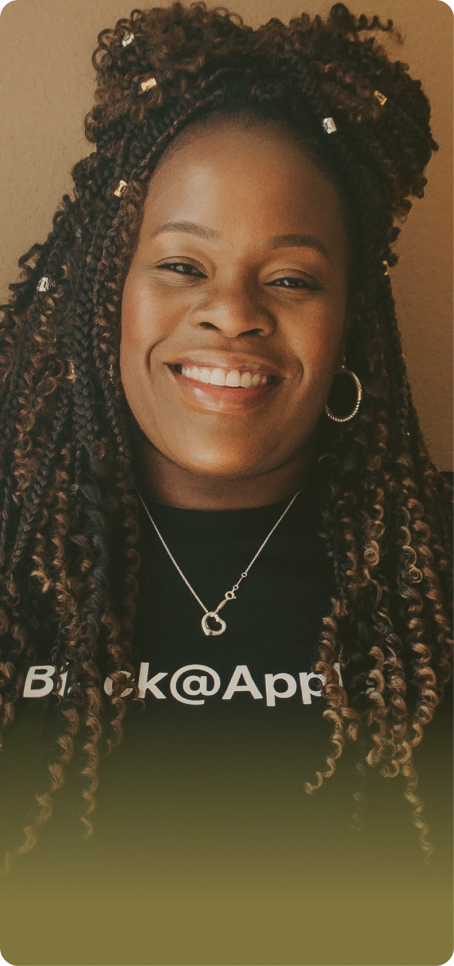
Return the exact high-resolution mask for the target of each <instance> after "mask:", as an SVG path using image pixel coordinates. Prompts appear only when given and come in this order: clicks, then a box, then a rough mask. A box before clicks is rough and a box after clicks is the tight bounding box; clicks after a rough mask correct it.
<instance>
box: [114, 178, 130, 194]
mask: <svg viewBox="0 0 454 966" xmlns="http://www.w3.org/2000/svg"><path fill="white" fill-rule="evenodd" d="M127 187H128V182H127V181H119V182H118V185H117V187H116V188H115V191H114V195H116V196H117V198H121V196H122V195H124V193H125V191H126V188H127Z"/></svg>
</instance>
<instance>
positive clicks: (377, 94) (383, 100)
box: [374, 91, 388, 107]
mask: <svg viewBox="0 0 454 966" xmlns="http://www.w3.org/2000/svg"><path fill="white" fill-rule="evenodd" d="M374 97H376V98H377V101H378V102H379V104H381V106H382V107H383V105H384V104H386V101H387V100H388V98H387V97H385V95H384V94H380V91H374Z"/></svg>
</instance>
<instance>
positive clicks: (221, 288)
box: [190, 282, 275, 339]
mask: <svg viewBox="0 0 454 966" xmlns="http://www.w3.org/2000/svg"><path fill="white" fill-rule="evenodd" d="M190 322H191V325H193V326H195V327H197V328H201V329H213V330H216V331H218V332H221V333H222V334H223V335H224V336H225V338H227V339H236V338H238V337H239V336H246V335H248V336H251V335H258V336H268V335H272V333H273V332H274V329H275V320H274V318H273V315H272V313H271V312H269V311H268V309H267V308H266V307H265V306H264V305H263V303H262V301H261V299H260V293H259V292H256V291H255V290H254V288H253V286H252V285H248V284H246V283H242V284H241V283H238V282H235V283H231V284H229V285H220V284H219V285H218V286H217V287H216V289H215V290H214V291H211V292H210V293H209V294H207V295H206V296H205V298H204V299H203V301H201V302H200V303H199V304H198V305H197V306H196V307H195V308H194V310H193V311H192V313H191V317H190Z"/></svg>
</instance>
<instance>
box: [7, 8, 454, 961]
mask: <svg viewBox="0 0 454 966" xmlns="http://www.w3.org/2000/svg"><path fill="white" fill-rule="evenodd" d="M390 29H391V25H390V24H388V25H386V26H383V25H382V24H381V23H380V21H379V20H378V18H373V19H372V20H371V21H368V20H367V18H365V17H360V18H359V19H356V18H355V17H354V16H353V15H351V14H350V13H349V11H348V10H347V9H346V8H345V7H344V6H343V5H342V4H336V5H335V6H334V7H333V8H332V11H331V14H330V17H329V18H328V20H327V21H326V22H323V21H321V20H320V18H315V19H314V20H313V21H311V20H310V18H308V17H307V16H306V15H303V16H302V17H301V18H296V19H295V20H293V21H292V22H291V25H290V26H289V27H286V26H283V25H282V24H281V23H280V22H279V21H277V20H272V21H270V22H269V24H267V25H266V26H264V27H262V28H260V29H259V30H258V31H252V30H251V29H250V28H247V27H245V26H244V25H243V24H242V23H241V22H239V21H238V18H234V17H230V16H229V15H228V14H226V13H225V12H222V11H221V12H207V11H206V10H205V8H204V6H203V5H200V4H198V5H196V6H194V7H192V8H191V9H185V8H184V7H182V6H181V5H180V4H178V3H177V4H175V5H174V6H172V7H171V8H169V9H162V10H160V9H155V10H149V11H144V12H140V11H135V12H134V13H133V15H132V16H131V19H130V20H122V21H119V22H118V24H117V26H116V28H115V30H114V31H107V32H104V33H103V34H101V35H100V43H99V47H98V50H97V52H96V54H95V62H96V64H97V67H98V70H99V85H98V91H97V100H96V104H95V107H94V109H93V111H92V112H91V114H90V115H89V116H88V118H87V122H86V131H87V136H88V138H89V140H91V141H92V142H94V143H96V151H95V152H94V153H93V154H92V155H90V157H89V158H87V159H85V160H84V161H82V162H80V163H79V164H78V165H76V167H75V169H74V172H73V175H74V183H75V191H74V198H73V199H70V198H69V197H65V199H64V202H63V206H62V208H61V209H60V210H59V211H58V212H57V214H56V216H55V219H54V227H53V231H52V233H51V234H50V236H49V238H48V240H47V242H46V243H45V244H44V245H42V246H41V245H36V246H34V247H33V249H32V250H31V251H30V252H29V253H28V254H27V256H24V258H23V259H22V260H21V265H22V267H23V268H24V270H25V277H24V279H23V281H22V282H20V283H18V284H16V285H15V286H13V290H14V295H13V302H12V305H11V307H9V308H7V309H6V312H5V324H4V334H3V349H2V364H3V372H4V377H5V384H4V393H3V408H2V438H3V440H4V446H3V451H2V487H3V495H2V501H3V502H2V507H3V509H2V518H1V533H0V539H1V553H2V566H3V580H2V631H3V642H2V647H3V652H2V654H3V657H2V675H3V678H2V699H3V724H4V726H5V743H6V746H7V749H8V736H9V739H10V741H9V750H8V754H7V759H6V764H7V770H8V768H9V769H10V771H11V772H12V773H13V774H12V776H11V781H10V785H9V787H10V789H14V791H10V792H9V796H10V797H9V798H8V792H5V810H6V812H7V814H8V820H7V821H5V849H6V853H7V857H6V864H5V868H6V870H9V869H10V867H11V863H12V859H14V862H13V863H12V869H11V874H10V878H9V882H11V883H12V886H11V888H12V889H13V891H14V882H16V888H17V889H19V888H21V889H22V892H21V897H22V899H23V896H24V893H25V894H27V895H29V897H30V901H34V900H35V898H36V893H37V890H38V888H42V883H43V869H47V870H48V878H46V879H45V887H46V888H45V893H46V895H47V896H52V902H53V903H54V902H57V901H58V899H59V898H60V899H61V896H60V897H59V896H58V895H57V893H58V891H59V890H60V888H61V879H60V877H59V874H58V871H57V870H61V863H62V856H63V855H64V856H65V865H66V874H65V877H64V890H63V894H64V895H66V896H70V897H71V905H72V904H73V903H74V901H78V900H79V899H80V896H81V895H84V896H87V894H88V895H89V896H90V902H91V904H92V905H93V903H96V902H97V901H98V900H99V896H100V895H102V896H103V897H104V899H106V898H108V901H109V902H112V901H114V899H115V896H116V897H117V899H120V900H121V905H120V906H119V915H121V916H123V914H124V916H125V919H126V920H127V918H128V917H127V914H126V913H123V911H120V910H124V908H125V907H124V903H125V901H126V896H127V895H128V893H129V892H131V895H133V896H134V909H135V911H137V907H138V904H140V902H144V901H147V902H148V903H149V905H148V906H147V913H146V916H145V920H146V921H145V920H144V921H143V922H142V925H141V927H140V929H139V933H140V936H141V941H142V942H143V944H144V945H143V949H144V952H141V953H140V955H141V956H143V957H144V958H143V959H140V961H144V962H164V961H165V962H175V961H176V959H178V961H184V962H205V961H207V962H227V961H228V962H245V961H248V962H259V961H260V962H265V961H266V962H314V961H316V962H326V961H332V962H335V961H339V962H341V961H345V962H353V961H361V962H377V961H380V962H385V961H386V962H397V961H399V962H404V961H408V956H409V955H410V959H411V960H412V961H416V960H415V959H414V958H412V954H411V953H409V951H408V950H409V946H408V942H409V938H408V933H409V931H410V932H411V931H413V933H414V935H413V937H412V940H411V942H412V943H413V944H414V947H415V948H417V949H418V953H419V955H423V956H424V954H425V950H426V947H427V950H428V951H427V955H428V956H430V955H439V950H442V951H443V952H445V951H446V922H447V920H446V915H445V913H444V907H443V902H445V900H446V885H445V879H444V875H445V870H444V868H443V863H442V859H443V854H444V851H445V849H446V840H445V835H446V824H445V821H444V818H443V810H444V807H445V802H444V800H443V795H444V787H443V786H440V785H439V784H437V781H438V778H437V771H438V770H437V769H436V770H435V773H434V768H433V765H434V755H435V756H438V757H439V760H440V767H441V768H443V769H444V768H445V763H446V760H447V758H446V752H445V747H444V743H445V740H446V739H445V730H444V728H445V721H446V718H447V709H446V701H443V703H442V699H443V696H444V691H445V687H446V684H447V683H448V681H449V677H450V665H449V656H450V623H449V600H450V591H449V587H450V584H449V572H450V571H449V553H448V546H449V535H450V526H449V499H448V492H447V490H448V488H447V486H446V484H445V482H444V480H443V478H442V477H441V476H440V474H439V473H438V472H437V470H436V468H435V467H434V466H433V464H432V463H431V462H430V459H429V457H428V454H427V451H426V448H425V445H424V442H423V440H422V437H421V433H420V430H419V426H418V420H417V415H416V412H415V409H414V406H413V404H412V400H411V395H410V390H409V386H408V382H407V378H406V371H405V363H404V359H403V355H402V351H401V346H400V340H399V334H398V329H397V324H396V319H395V312H394V303H393V298H392V292H391V282H390V275H389V267H390V266H392V265H394V264H395V262H396V260H397V256H396V254H395V253H394V251H393V249H392V246H393V244H394V242H395V241H396V239H397V236H398V233H399V229H398V227H396V220H397V221H398V220H399V219H402V218H403V217H404V216H405V215H406V214H407V213H408V211H409V209H410V207H411V203H410V201H409V197H410V196H412V195H413V196H418V197H420V196H421V195H422V194H423V189H424V185H425V177H424V174H423V172H424V169H425V166H426V164H427V162H428V161H429V158H430V155H431V152H432V150H434V149H435V148H436V144H435V143H434V141H433V139H432V136H431V132H430V126H429V106H428V102H427V99H426V97H425V95H424V94H423V92H422V90H421V87H420V84H419V82H417V81H413V80H412V79H411V78H410V77H409V75H408V73H407V71H406V69H405V65H403V64H401V63H399V62H397V63H391V62H390V61H389V60H388V58H387V57H386V55H385V53H384V52H383V50H382V49H381V48H380V46H379V45H378V43H377V42H376V41H375V40H374V39H373V33H374V32H377V31H380V30H390ZM7 726H8V727H7ZM426 726H428V727H427V735H425V730H426ZM22 735H23V736H24V737H23V738H22ZM21 740H22V746H20V747H19V745H20V741H21ZM421 742H422V744H421ZM15 746H17V747H15ZM26 755H28V756H29V758H30V757H31V758H32V759H33V763H32V762H30V761H29V760H28V759H27V760H26V758H25V756H26ZM14 769H16V773H17V777H16V781H15V782H14V781H13V780H12V779H13V778H14ZM418 773H419V779H418ZM23 776H25V777H23ZM19 777H20V779H21V780H20V781H19ZM418 781H419V784H418ZM98 783H99V788H98ZM32 786H33V787H32ZM36 789H38V793H37V796H36V797H37V804H36V805H35V807H34V808H33V807H32V803H33V793H34V792H36ZM420 789H421V791H420ZM424 798H427V807H426V809H424ZM427 813H429V815H428V814H427ZM79 816H80V818H81V821H82V827H83V828H84V830H85V833H86V838H87V843H85V842H83V839H82V837H81V835H80V832H79V827H80V823H79V822H78V817H79ZM429 818H430V821H429ZM22 827H24V828H25V836H24V833H20V829H21V828H22ZM20 836H22V837H20ZM434 846H435V852H434ZM433 852H434V856H433V861H432V865H430V864H429V868H428V869H426V867H425V865H424V856H425V857H426V858H430V857H431V856H432V853H433ZM371 856H373V875H372V871H371ZM437 856H438V858H437ZM437 863H438V864H437ZM21 870H22V871H21ZM119 880H120V881H121V882H122V883H123V885H122V886H121V887H120V888H119V885H118V881H119ZM5 881H6V880H5ZM339 881H341V882H343V884H344V887H345V888H346V889H347V891H349V890H354V892H352V895H353V894H354V896H355V899H354V902H355V903H358V902H359V901H361V899H364V896H366V905H365V907H364V908H365V911H363V914H362V921H363V924H364V933H363V932H362V931H361V928H359V929H358V926H357V923H356V926H355V930H354V933H355V935H354V936H353V935H352V919H351V915H352V911H353V910H352V906H351V905H350V906H349V905H348V904H347V906H345V905H344V906H343V899H344V897H343V896H342V894H339V891H338V889H337V887H336V889H335V890H334V892H333V891H332V889H333V883H337V884H338V883H339ZM112 882H113V883H114V885H113V886H112ZM415 882H416V887H415V891H414V892H412V887H414V883H415ZM70 883H71V884H72V886H73V891H71V888H70ZM56 889H57V892H56V891H55V890H56ZM435 890H438V891H436V896H437V907H436V908H437V909H438V911H440V909H441V919H440V922H439V923H438V925H439V936H438V946H437V942H435V945H434V939H433V935H432V933H431V934H429V933H428V931H427V928H426V929H425V930H424V929H421V923H420V922H419V920H420V919H421V917H422V914H424V915H427V907H426V905H425V902H426V899H427V895H428V894H429V893H431V895H432V896H433V895H434V894H435ZM399 896H400V897H402V896H403V897H404V902H403V903H401V904H399ZM49 901H50V900H49ZM68 901H69V900H68ZM232 901H238V902H239V903H240V905H239V908H240V909H243V910H244V909H246V908H247V909H248V910H249V912H250V909H251V903H252V906H254V903H255V905H256V906H257V904H258V906H259V907H260V910H261V911H260V916H259V922H260V927H259V935H255V934H254V929H252V931H251V929H249V931H248V930H247V931H246V938H241V936H240V937H238V935H237V936H236V939H235V940H234V941H233V940H232V937H231V936H230V935H227V936H226V935H225V934H222V938H220V937H221V933H220V930H221V929H222V928H223V926H222V923H224V926H225V920H224V919H222V916H221V915H220V913H219V909H220V908H222V909H223V913H222V915H224V916H225V909H226V905H227V906H228V904H229V903H231V902H232ZM380 902H381V903H383V902H387V903H388V906H386V910H387V911H386V916H387V917H388V929H387V931H386V935H384V936H383V938H382V939H379V938H377V937H376V936H375V935H374V944H373V947H374V948H373V952H372V951H371V953H370V957H371V958H368V957H367V955H366V954H365V950H367V949H368V948H369V947H370V930H371V925H372V924H373V921H374V915H375V912H376V909H377V904H379V903H380ZM409 902H410V906H411V903H413V904H414V909H413V913H414V912H415V910H416V916H415V917H414V918H410V919H409V918H408V915H409V913H408V909H407V905H408V903H409ZM150 903H151V905H150ZM175 903H177V906H178V903H179V904H180V907H179V908H180V911H179V913H178V916H177V917H176V919H175ZM194 903H195V906H196V907H197V909H198V912H196V913H195V912H194V908H195V906H194ZM197 903H198V906H197ZM210 903H211V905H210ZM213 903H214V904H215V906H216V908H217V910H218V912H217V913H216V914H214V913H213V912H212V915H213V922H214V923H215V928H214V937H212V936H210V937H208V938H207V937H205V938H204V940H202V939H201V938H200V937H198V938H197V939H195V938H194V936H192V935H191V934H190V928H189V926H188V921H187V920H186V919H185V918H184V915H185V914H184V913H183V912H182V911H181V910H186V912H187V910H188V909H189V908H190V919H191V922H192V923H194V922H198V921H199V920H198V918H197V917H198V916H199V918H200V916H201V915H202V916H205V915H206V910H207V909H211V910H212V909H213V905H212V904H213ZM279 903H281V905H282V904H284V907H285V908H282V907H281V908H280V907H279ZM295 903H296V905H295ZM311 903H312V904H311ZM418 903H419V905H418ZM292 904H293V906H294V909H293V913H291V915H290V919H288V918H287V919H286V916H287V917H288V916H289V909H292V908H293V907H292ZM321 905H322V906H323V908H324V914H325V913H326V910H328V913H329V916H330V919H331V923H332V924H335V927H336V928H335V930H334V931H335V932H336V931H337V934H336V936H334V937H333V942H334V947H332V946H330V941H329V940H327V938H326V935H324V936H323V938H321V932H322V933H323V932H324V930H323V929H322V930H320V929H319V928H318V921H317V918H316V917H317V915H320V907H321ZM95 908H98V906H95ZM278 908H280V912H279V913H278V914H276V909H278ZM150 909H151V911H150ZM156 909H158V913H156ZM264 909H270V910H271V911H272V912H271V913H270V917H271V918H273V917H274V918H276V915H277V922H278V929H277V931H275V932H273V930H272V929H271V931H270V930H269V924H267V923H266V919H267V916H266V915H265V916H263V910H264ZM302 909H304V910H305V915H306V919H305V920H304V928H303V930H301V922H302V919H301V914H302ZM308 909H310V910H311V912H310V914H308ZM159 910H160V911H159ZM169 910H171V913H169ZM201 910H202V911H201ZM340 910H341V911H340ZM405 910H406V911H405ZM372 913H373V914H374V915H372ZM432 914H435V913H434V912H433V910H432ZM144 915H145V914H144ZM149 915H152V916H155V919H154V920H153V923H154V925H153V929H152V934H153V938H152V939H151V938H150V933H149V923H148V918H147V916H149ZM371 915H372V919H371ZM393 915H394V916H396V917H397V920H398V921H399V923H400V939H396V937H395V936H393V939H392V941H391V939H390V932H389V930H390V929H391V933H392V932H393V929H394V926H391V927H390V925H389V924H390V922H392V921H393V920H392V916H393ZM160 916H161V917H162V918H163V921H164V922H165V923H167V922H169V923H171V926H172V929H173V928H174V923H175V921H176V920H177V921H178V919H180V920H181V922H180V934H181V940H180V942H181V946H178V944H177V946H175V944H174V945H172V939H171V938H169V936H168V933H166V930H165V929H163V927H162V923H161V926H160V925H159V918H160ZM336 916H338V918H336ZM406 916H407V918H405V917H406ZM292 917H293V918H292ZM314 917H315V918H314ZM389 917H391V919H390V918H389ZM61 918H63V919H66V916H65V915H63V916H62V917H61ZM397 920H396V921H397ZM418 923H419V925H418ZM314 924H315V925H314ZM321 926H322V920H321V921H320V927H321ZM160 928H161V933H160ZM35 929H36V930H38V926H36V925H35ZM311 929H312V930H313V934H312V936H311ZM345 929H346V930H347V935H343V934H342V930H344V931H345ZM418 929H419V931H418ZM140 930H141V931H140ZM188 930H189V932H188ZM267 930H268V931H267ZM236 931H237V932H238V929H237V930H236ZM164 933H166V940H165V942H164V941H163V939H162V936H163V935H164ZM314 934H315V935H314ZM341 934H342V940H341V946H342V949H343V952H342V956H341V957H340V958H338V959H337V958H335V955H336V954H335V953H333V952H332V949H333V948H334V949H336V950H338V949H339V941H340V940H339V936H340V935H341ZM119 936H120V940H119V938H118V937H119ZM124 937H127V938H128V939H130V930H129V929H128V928H122V927H121V926H120V931H119V932H118V926H117V927H116V931H115V938H116V941H117V942H120V945H121V942H122V941H123V939H124ZM144 937H146V941H145V938H144ZM157 937H158V938H157ZM159 937H161V938H159ZM106 941H107V940H106V936H105V935H103V940H102V942H103V943H104V944H105V942H106ZM163 942H164V945H162V943H163ZM380 942H381V946H380ZM400 943H401V945H400ZM166 944H167V945H166ZM424 944H426V945H424ZM427 944H428V945H427ZM249 946H250V951H249ZM43 948H44V947H43ZM137 948H138V947H134V952H135V955H132V954H131V950H130V949H129V950H128V951H125V952H123V953H119V952H118V949H117V954H116V955H117V957H119V958H117V959H116V961H118V962H120V961H121V962H127V961H138V956H139V954H138V953H137V951H136V950H137ZM411 948H412V949H413V946H412V947H411ZM80 949H82V950H84V949H85V952H82V953H81V951H80ZM126 949H127V946H126V947H125V950H126ZM141 949H142V947H141ZM176 949H178V952H176ZM100 950H101V951H100V953H99V956H100V957H104V958H103V959H102V960H101V959H98V958H97V959H96V961H106V955H107V960H109V961H113V959H112V953H110V955H109V954H106V952H105V945H104V946H103V945H102V943H101V945H100ZM421 950H423V952H422V953H421ZM434 950H435V952H434ZM2 951H3V953H4V955H7V952H8V950H7V947H6V946H5V948H4V949H3V948H2ZM68 955H69V959H67V960H65V961H71V962H73V961H75V960H77V961H82V960H83V961H91V962H93V961H95V960H94V956H93V945H91V946H90V948H89V949H88V946H86V947H83V945H82V947H80V948H79V947H77V952H75V951H74V947H72V948H71V951H70V952H69V953H68ZM71 957H72V958H71ZM84 957H85V958H84ZM267 957H268V958H267ZM317 957H318V958H317ZM342 957H343V958H342ZM374 957H376V958H374ZM399 957H402V958H399ZM47 961H49V959H48V960H47ZM59 961H60V962H61V961H62V959H61V952H60V959H59ZM421 961H423V960H421Z"/></svg>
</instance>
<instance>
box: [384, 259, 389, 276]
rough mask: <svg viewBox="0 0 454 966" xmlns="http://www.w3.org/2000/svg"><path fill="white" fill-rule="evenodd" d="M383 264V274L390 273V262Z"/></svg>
mask: <svg viewBox="0 0 454 966" xmlns="http://www.w3.org/2000/svg"><path fill="white" fill-rule="evenodd" d="M383 265H384V266H385V271H384V272H383V275H389V271H388V269H389V265H388V262H383Z"/></svg>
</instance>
